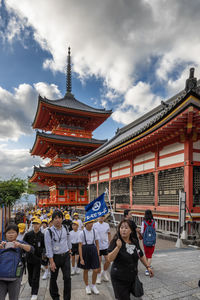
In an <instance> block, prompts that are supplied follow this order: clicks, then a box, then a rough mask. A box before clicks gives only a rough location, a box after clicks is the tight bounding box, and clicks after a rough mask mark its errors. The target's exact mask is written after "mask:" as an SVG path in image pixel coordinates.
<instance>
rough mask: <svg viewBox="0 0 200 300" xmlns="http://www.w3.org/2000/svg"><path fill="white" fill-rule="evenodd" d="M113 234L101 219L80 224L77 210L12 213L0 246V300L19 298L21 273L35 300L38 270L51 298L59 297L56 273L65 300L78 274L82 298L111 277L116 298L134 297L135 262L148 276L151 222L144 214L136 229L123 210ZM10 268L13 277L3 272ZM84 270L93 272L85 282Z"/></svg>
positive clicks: (153, 230) (152, 233)
mask: <svg viewBox="0 0 200 300" xmlns="http://www.w3.org/2000/svg"><path fill="white" fill-rule="evenodd" d="M115 231H116V233H115V234H114V236H113V237H112V235H111V230H110V225H109V223H108V222H106V220H105V216H102V217H100V218H99V219H98V220H90V221H87V222H83V221H82V220H81V219H80V218H79V214H78V213H77V212H76V211H67V210H64V209H63V210H61V209H52V208H51V209H49V210H47V209H43V210H40V209H37V210H35V211H29V212H27V213H25V214H21V215H20V213H16V217H15V220H14V222H12V223H9V224H8V225H7V227H6V230H5V239H4V240H3V241H1V242H0V300H5V298H6V295H7V294H8V295H9V299H10V300H17V299H18V297H19V293H20V287H21V281H22V276H23V274H24V270H27V273H28V282H29V285H30V287H31V300H37V299H38V291H39V284H40V274H41V269H43V270H44V274H43V276H42V279H43V280H46V279H47V278H50V280H49V291H50V295H51V297H52V299H53V300H59V299H60V294H59V289H58V285H57V278H58V274H59V269H61V271H62V274H63V281H64V282H63V285H64V289H63V299H64V300H70V299H71V277H72V276H75V275H79V274H80V273H81V270H83V271H82V273H83V282H84V284H85V291H86V294H87V295H90V294H92V293H93V294H96V295H98V294H99V290H98V288H97V284H101V283H102V281H105V282H107V281H109V280H110V279H109V278H111V283H112V286H113V290H114V294H115V298H116V299H117V300H122V299H123V300H129V299H130V295H131V294H133V295H135V289H136V281H138V276H137V275H138V261H139V260H140V261H141V262H142V264H143V265H144V266H145V268H146V271H145V275H147V276H150V277H152V276H153V268H152V265H151V259H152V255H153V252H154V248H155V243H156V222H155V221H154V219H153V215H152V212H151V211H150V210H147V211H146V212H145V216H144V220H143V222H142V224H141V229H139V228H138V227H137V226H136V224H135V222H134V221H133V218H132V214H131V211H129V210H125V211H124V218H123V220H122V221H121V222H120V223H119V225H118V228H117V230H115ZM139 240H143V245H144V253H143V251H142V250H141V247H140V243H139ZM13 257H14V259H13ZM111 263H112V265H111V268H110V276H109V273H108V270H109V267H110V264H111ZM11 266H12V269H15V271H14V274H10V273H9V271H8V270H9V268H11ZM89 270H92V278H91V281H92V282H91V283H90V284H89V278H88V272H89Z"/></svg>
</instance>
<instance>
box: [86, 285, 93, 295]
mask: <svg viewBox="0 0 200 300" xmlns="http://www.w3.org/2000/svg"><path fill="white" fill-rule="evenodd" d="M85 291H86V294H87V295H91V294H92V292H91V289H90V286H89V285H87V286H86V288H85Z"/></svg>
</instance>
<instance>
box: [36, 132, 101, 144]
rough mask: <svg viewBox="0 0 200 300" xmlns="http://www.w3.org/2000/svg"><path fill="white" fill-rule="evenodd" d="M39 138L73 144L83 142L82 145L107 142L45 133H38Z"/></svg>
mask: <svg viewBox="0 0 200 300" xmlns="http://www.w3.org/2000/svg"><path fill="white" fill-rule="evenodd" d="M37 136H41V137H44V138H50V139H55V140H57V141H66V142H67V141H71V142H81V143H87V144H88V143H90V144H104V143H105V142H107V140H97V139H88V138H80V137H75V136H66V135H58V134H52V133H45V132H39V131H37Z"/></svg>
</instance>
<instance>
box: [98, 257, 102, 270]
mask: <svg viewBox="0 0 200 300" xmlns="http://www.w3.org/2000/svg"><path fill="white" fill-rule="evenodd" d="M101 262H102V256H101V255H100V256H99V264H100V266H99V269H98V274H100V273H101Z"/></svg>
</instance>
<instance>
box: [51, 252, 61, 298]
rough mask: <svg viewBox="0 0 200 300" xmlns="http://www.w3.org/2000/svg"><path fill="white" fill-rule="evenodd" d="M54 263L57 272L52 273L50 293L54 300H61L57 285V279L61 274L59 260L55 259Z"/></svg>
mask: <svg viewBox="0 0 200 300" xmlns="http://www.w3.org/2000/svg"><path fill="white" fill-rule="evenodd" d="M54 262H55V264H56V270H55V272H52V271H51V278H50V283H49V292H50V295H51V298H52V299H53V300H59V297H60V295H59V293H58V285H57V277H58V272H59V268H60V267H59V259H58V258H55V257H54Z"/></svg>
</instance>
